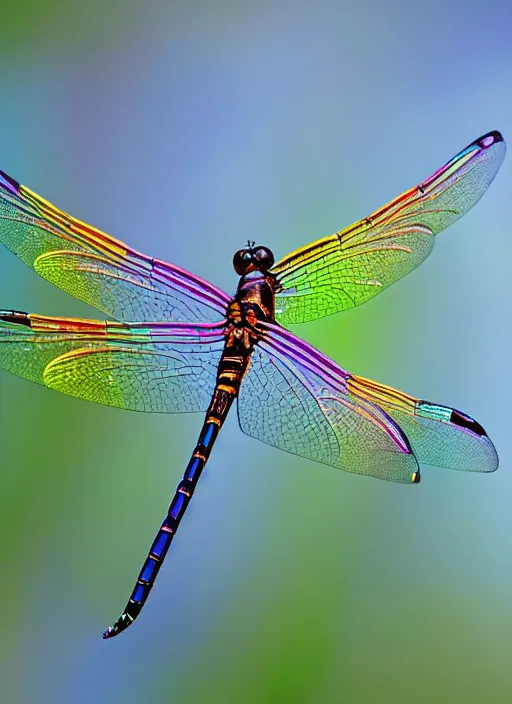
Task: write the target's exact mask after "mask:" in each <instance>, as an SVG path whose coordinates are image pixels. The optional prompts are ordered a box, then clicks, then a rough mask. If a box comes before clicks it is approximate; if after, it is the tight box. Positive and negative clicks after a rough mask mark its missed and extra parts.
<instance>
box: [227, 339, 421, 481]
mask: <svg viewBox="0 0 512 704" xmlns="http://www.w3.org/2000/svg"><path fill="white" fill-rule="evenodd" d="M265 331H266V332H265V336H264V338H263V340H261V342H259V343H258V344H257V345H256V347H255V349H254V352H253V355H252V358H251V363H250V367H249V370H248V372H247V374H246V375H245V377H244V378H243V380H242V385H241V388H240V394H239V399H238V417H239V422H240V427H241V429H242V430H243V432H244V433H246V434H247V435H250V436H252V437H254V438H257V439H258V440H262V441H263V442H266V443H268V444H270V445H274V446H275V447H278V448H279V449H281V450H286V451H287V452H291V453H293V454H296V455H300V456H301V457H306V458H308V459H311V460H315V461H317V462H323V463H324V464H328V465H332V466H333V467H337V468H339V469H344V470H346V471H349V472H356V473H358V474H367V475H370V476H373V477H378V478H379V479H387V480H390V481H395V482H402V483H410V482H418V481H419V467H418V464H417V461H416V458H415V456H414V454H413V452H412V450H411V447H410V445H409V443H408V441H407V438H406V437H405V435H404V434H403V432H402V431H401V430H400V428H399V427H398V425H397V424H396V423H395V421H394V420H392V419H391V418H390V417H389V416H388V415H387V414H386V413H385V412H384V411H383V410H382V409H381V408H379V407H378V406H377V405H375V404H373V403H371V402H368V401H366V400H365V399H359V398H357V397H356V396H354V395H353V394H352V393H351V392H350V390H349V389H348V387H347V378H348V375H347V374H346V372H344V371H343V370H342V369H340V368H339V367H338V366H337V365H335V364H334V363H333V362H330V361H329V360H328V359H327V358H325V357H324V356H323V355H321V354H320V353H319V352H317V351H316V350H315V349H314V348H313V347H311V346H310V345H308V344H307V343H305V342H303V341H302V340H300V339H299V338H296V337H295V336H294V335H292V334H291V333H289V332H287V331H284V330H283V329H282V328H279V326H276V325H268V326H265Z"/></svg>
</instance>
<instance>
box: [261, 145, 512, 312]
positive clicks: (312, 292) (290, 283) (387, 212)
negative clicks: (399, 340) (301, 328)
mask: <svg viewBox="0 0 512 704" xmlns="http://www.w3.org/2000/svg"><path fill="white" fill-rule="evenodd" d="M504 156H505V142H504V141H503V137H502V136H501V134H500V133H499V132H489V133H488V134H486V135H484V136H483V137H480V139H477V140H475V141H474V142H472V143H471V144H470V145H469V146H468V147H466V148H465V149H463V150H462V151H461V152H460V153H459V154H457V156H455V157H454V158H453V159H451V160H450V161H449V162H448V163H447V164H445V165H444V166H442V167H441V168H440V169H438V170H437V171H436V172H435V173H433V174H432V175H431V176H429V177H428V178H427V179H425V180H424V181H423V182H422V183H420V184H419V185H418V186H416V187H415V188H411V189H410V190H408V191H406V192H405V193H402V195H400V196H398V197H397V198H395V199H394V200H393V201H391V202H390V203H388V204H387V205H385V206H384V207H382V208H380V209H379V210H377V211H376V212H375V213H373V215H371V216H370V217H368V218H365V219H364V220H360V221H359V222H356V223H354V224H353V225H351V226H350V227H347V228H346V229H345V230H341V231H340V232H337V233H335V234H334V235H331V236H329V237H325V238H323V239H321V240H317V241H316V242H313V243H312V244H310V245H307V246H306V247H302V248H301V249H298V250H296V251H295V252H292V253H291V254H288V255H287V256H286V257H284V258H283V259H281V261H280V262H278V263H277V264H276V265H275V267H274V268H273V269H272V273H274V274H275V276H276V279H277V284H278V289H277V295H276V319H277V320H278V321H279V322H280V323H282V324H284V325H287V324H292V323H303V322H306V321H309V320H315V319H316V318H321V317H323V316H326V315H331V314H332V313H337V312H339V311H342V310H346V309H347V308H352V307H354V306H357V305H359V304H361V303H364V302H365V301H367V300H368V299H370V298H372V297H373V296H375V295H377V294H378V293H380V292H381V291H382V290H384V289H385V288H386V287H387V286H390V285H391V284H392V283H394V282H395V281H398V280H399V279H401V278H402V277H403V276H405V275H406V274H408V273H409V272H411V271H412V270H413V269H415V268H416V267H417V266H418V265H419V264H420V263H421V262H422V261H423V260H424V259H425V258H426V257H427V256H428V254H429V253H430V250H431V249H432V247H433V245H434V235H436V234H437V233H438V232H440V231H441V230H444V229H445V228H446V227H448V226H449V225H451V224H452V223H453V222H455V220H457V219H458V218H460V217H461V216H462V215H464V213H466V212H467V211H468V210H469V209H470V208H472V207H473V206H474V205H475V204H476V203H477V202H478V201H479V200H480V198H481V197H482V195H483V194H484V193H485V191H486V190H487V188H488V187H489V185H490V183H491V182H492V180H493V179H494V177H495V175H496V173H497V172H498V169H499V168H500V166H501V163H502V161H503V158H504Z"/></svg>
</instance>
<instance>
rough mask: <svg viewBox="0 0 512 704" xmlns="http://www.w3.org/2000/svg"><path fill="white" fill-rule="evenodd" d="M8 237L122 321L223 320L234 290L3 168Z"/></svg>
mask: <svg viewBox="0 0 512 704" xmlns="http://www.w3.org/2000/svg"><path fill="white" fill-rule="evenodd" d="M0 242H2V243H3V244H4V245H5V246H6V247H8V248H9V249H10V250H11V251H12V252H14V254H16V255H17V256H18V257H19V258H20V259H21V260H22V261H23V262H24V263H25V264H27V265H28V266H29V267H31V268H32V269H34V270H35V271H36V272H37V273H38V274H40V275H41V276H42V277H43V278H45V279H47V280H48V281H51V282H52V283H53V284H55V285H56V286H59V287H60V288H62V289H63V290H64V291H66V292H67V293H70V294H71V295H72V296H75V297H76V298H79V299H80V300H82V301H85V302H86V303H89V304H90V305H92V306H94V307H95V308H97V309H99V310H101V311H103V312H104V313H106V314H107V315H110V316H113V317H114V318H116V319H118V320H163V321H184V322H186V321H198V322H201V321H215V320H219V319H220V318H223V317H224V315H225V311H226V307H227V305H228V304H229V300H230V299H229V296H228V295H227V294H225V293H224V292H223V291H221V290H220V289H218V288H216V287H215V286H213V285H212V284H209V283H208V282H206V281H203V279H200V278H199V277H197V276H194V275H193V274H190V273H189V272H188V271H185V270H184V269H181V268H180V267H177V266H174V265H172V264H168V263H167V262H164V261H160V260H158V259H152V258H150V257H147V256H146V255H145V254H141V253H140V252H137V251H135V250H134V249H131V248H130V247H128V246H127V245H125V244H123V243H122V242H120V241H118V240H116V239H114V238H113V237H110V236H109V235H106V234H105V233H104V232H101V231H100V230H97V229H95V228H94V227H91V226H90V225H86V224H85V223H83V222H81V221H80V220H77V219H75V218H73V217H71V215H68V214H66V213H64V212H62V211H60V210H59V209H58V208H56V207H55V206H53V205H52V204H51V203H48V202H47V201H46V200H44V199H43V198H41V197H40V196H38V195H36V194H35V193H33V192H32V191H30V190H29V189H28V188H26V187H25V186H21V185H20V184H19V183H17V182H16V181H14V179H12V178H10V177H9V176H7V174H4V173H3V172H2V171H0Z"/></svg>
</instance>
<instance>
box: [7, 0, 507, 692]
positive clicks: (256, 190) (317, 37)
mask: <svg viewBox="0 0 512 704" xmlns="http://www.w3.org/2000/svg"><path fill="white" fill-rule="evenodd" d="M511 22H512V10H511V6H510V3H508V2H505V0H489V1H488V2H486V3H485V4H482V5H481V6H480V8H477V7H476V6H475V5H474V4H471V3H467V2H463V1H462V0H460V1H448V2H446V1H445V0H432V1H431V2H430V3H428V4H427V5H418V4H411V3H405V2H399V1H396V2H385V3H382V2H377V1H376V0H374V1H373V2H371V1H369V0H360V1H359V2H357V3H351V4H349V3H340V2H338V1H336V0H332V1H328V0H317V1H316V2H314V3H313V2H302V1H301V0H298V1H297V2H295V3H285V2H281V3H279V2H265V1H261V0H260V2H234V1H233V0H231V1H228V0H218V1H217V2H216V3H211V2H207V1H205V0H203V1H199V0H188V1H187V2H185V1H182V2H164V1H163V0H161V1H160V2H157V1H152V0H150V1H149V2H148V1H144V2H142V0H131V1H130V2H126V1H124V2H121V1H119V0H116V1H114V0H110V1H107V2H105V1H104V0H101V1H100V0H89V2H88V3H82V2H78V1H77V0H72V1H69V0H66V1H64V0H46V1H45V2H37V1H35V0H26V2H24V3H2V10H1V20H0V79H1V100H0V106H1V117H0V156H1V161H0V168H2V169H3V170H5V171H6V172H7V173H9V174H10V175H12V176H13V177H14V178H16V179H18V180H20V181H21V182H22V183H24V184H26V185H27V186H29V187H30V188H31V189H33V190H35V191H36V192H37V193H40V194H41V195H43V196H44V197H46V198H48V199H49V200H50V201H53V202H54V203H55V204H56V205H58V206H59V207H61V208H63V209H65V210H67V211H69V212H71V213H73V214H74V215H75V216H76V217H78V218H81V219H83V220H85V221H87V222H90V223H92V224H94V225H96V226H98V227H101V228H102V229H104V230H106V231H107V232H109V233H111V234H113V235H114V236H116V237H118V238H120V239H122V240H124V241H126V242H127V243H129V244H130V245H131V246H133V247H135V248H137V249H139V250H142V251H144V252H146V253H148V254H151V255H152V256H156V257H160V258H162V259H167V260H169V261H171V262H173V263H176V264H178V265H180V266H182V267H185V268H187V269H190V270H191V271H193V272H194V273H196V274H199V275H200V276H202V277H204V278H206V279H209V280H210V281H212V282H214V283H215V284H217V285H218V286H220V287H222V288H224V289H225V290H227V291H228V292H233V290H234V287H235V285H236V275H235V273H234V271H233V270H232V268H231V258H232V255H233V252H234V251H235V250H236V249H238V248H239V247H240V246H243V245H244V244H245V242H246V240H247V239H249V238H250V239H254V240H256V241H258V242H259V243H261V244H266V245H268V246H270V247H271V248H272V249H273V250H274V252H275V254H276V256H277V258H280V257H281V256H283V255H284V254H286V253H287V252H288V251H290V250H292V249H295V248H297V247H298V246H300V245H303V244H306V243H307V242H309V241H311V240H312V239H315V238H317V237H320V236H323V235H326V234H329V233H331V232H333V231H335V230H338V229H340V228H341V227H342V226H344V225H348V224H349V223H351V222H352V221H353V220H356V219H359V218H360V217H363V216H365V215H367V214H369V213H370V212H371V211H373V210H374V209H375V208H377V207H378V206H380V205H382V204H383V203H385V202H386V201H388V200H390V199H391V198H393V197H394V196H395V195H397V194H398V193H399V192H401V191H402V190H404V189H406V188H408V187H410V186H412V185H414V184H416V183H417V182H418V181H419V180H421V179H423V178H425V177H426V176H427V175H428V174H430V173H431V172H432V171H434V170H435V169H436V168H438V167H439V166H441V165H442V164H443V163H444V162H445V161H447V160H448V159H449V158H451V157H452V156H453V155H454V154H455V153H456V152H457V151H459V150H460V149H462V148H463V147H464V146H465V145H466V144H467V143H469V142H470V141H472V140H473V139H475V138H476V137H478V136H479V135H481V134H482V133H484V132H486V131H488V130H491V129H500V130H501V131H502V132H503V133H504V136H505V138H507V137H508V138H509V139H512V98H511V92H510V85H511V78H512V71H511V69H512V44H511V43H510V27H511ZM511 186H512V160H511V158H510V155H509V157H508V159H506V160H505V163H504V165H503V168H502V170H501V172H500V173H499V174H498V177H497V179H496V182H495V183H494V184H493V185H492V186H491V188H490V190H489V192H488V193H487V194H486V195H485V197H484V198H483V200H482V201H481V202H480V203H479V204H478V206H477V207H476V208H475V209H474V210H473V211H471V212H470V213H469V214H468V215H466V216H465V217H464V218H463V219H462V220H460V221H459V222H458V223H456V224H455V225H454V226H453V227H451V228H450V229H449V231H446V232H443V233H442V234H441V235H440V236H439V238H438V239H439V241H438V242H437V245H436V248H435V250H434V252H433V254H432V255H431V257H430V258H429V259H428V261H427V262H425V263H424V264H423V266H422V267H420V269H418V270H417V271H416V272H414V274H412V275H411V276H409V277H408V278H407V279H405V280H403V281H401V282H400V283H398V284H396V285H395V286H394V287H393V288H392V289H390V290H388V291H387V292H385V293H383V294H382V295H381V296H378V297H377V298H376V299H374V300H373V301H371V302H369V303H367V304H366V305H364V306H362V307H360V308H357V309H354V310H352V311H348V312H346V313H344V314H340V315H338V316H334V317H330V318H326V319H324V320H321V321H318V322H315V323H311V324H308V325H303V326H300V328H299V327H296V328H295V332H296V333H298V334H300V335H302V336H303V337H304V338H305V339H307V340H308V341H309V342H311V343H313V344H314V345H316V346H318V347H319V348H320V349H321V350H322V351H323V352H325V353H327V354H328V355H330V356H332V357H333V358H334V359H335V360H336V361H337V362H338V363H340V364H341V365H342V366H344V367H345V368H347V369H349V370H350V371H353V372H355V373H358V374H362V375H364V376H368V377H370V378H374V379H377V380H379V381H381V382H384V383H386V384H390V385H392V386H395V387H397V388H400V389H403V390H405V391H408V392H409V393H412V394H415V395H417V396H419V397H421V398H426V399H429V400H431V401H436V402H439V403H444V404H448V405H451V406H454V407H456V408H459V409H461V410H463V411H465V412H467V413H469V414H470V415H472V416H474V417H476V418H477V419H478V420H479V421H480V422H481V423H482V424H483V425H484V427H485V428H486V429H487V430H488V432H489V434H490V436H491V437H492V439H493V440H494V442H495V444H496V447H497V448H498V452H499V455H500V459H501V464H500V468H499V470H498V472H496V473H495V474H493V475H489V476H483V475H478V474H465V473H456V472H449V471H446V470H442V469H436V468H430V467H426V468H425V469H424V471H423V481H422V483H421V485H420V486H419V487H405V486H401V485H400V486H399V485H391V484H387V483H386V482H379V481H377V480H374V479H370V478H364V477H358V476H352V475H349V474H345V473H342V472H336V471H335V470H334V469H332V468H329V467H325V466H322V465H318V464H315V463H313V462H308V461H306V460H301V459H299V458H296V457H293V456H290V455H286V454H285V453H282V452H279V451H278V450H276V449H273V448H271V447H268V446H266V445H264V444H262V443H258V442H257V441H256V440H253V439H251V438H249V437H247V436H245V435H243V434H242V433H241V432H240V430H239V429H238V427H237V422H236V417H235V414H232V417H231V418H230V419H228V423H227V425H226V427H225V430H224V431H223V433H222V434H221V436H220V438H219V440H218V442H217V445H216V447H215V450H214V452H213V455H212V457H211V460H210V463H209V464H208V467H207V470H206V472H205V475H204V476H203V478H202V479H201V482H200V485H199V488H198V491H197V493H196V495H195V498H194V501H193V503H192V505H191V507H190V509H189V511H188V512H187V516H186V518H185V519H184V521H183V524H182V527H181V530H180V534H179V537H178V538H177V540H176V541H175V543H174V545H173V547H172V550H171V553H170V555H169V557H168V561H167V563H166V565H165V568H164V569H163V570H162V573H161V575H160V576H159V578H158V581H157V585H156V587H155V588H154V590H153V593H152V595H151V598H150V599H149V601H148V603H147V604H146V607H145V609H144V612H143V614H142V615H141V618H140V619H139V620H138V621H137V623H136V624H135V625H134V626H133V627H132V628H130V629H129V630H128V631H127V632H126V633H125V634H123V635H122V636H121V637H119V638H117V639H114V640H111V641H108V642H104V641H102V640H101V633H102V631H103V629H104V628H105V627H106V626H108V624H109V623H111V622H112V621H113V620H115V619H116V618H117V617H118V615H119V614H120V612H121V610H122V608H123V607H124V605H125V603H126V599H127V598H128V596H129V594H130V591H131V589H132V586H133V583H134V580H135V578H136V576H137V574H138V571H139V568H140V565H141V563H142V560H143V559H144V557H145V555H146V551H147V549H148V547H149V545H150V542H151V540H152V539H153V536H154V533H155V531H156V529H157V527H158V526H159V524H160V521H161V519H162V518H163V516H164V514H165V511H166V509H167V506H168V502H169V500H170V498H171V496H172V493H173V492H174V488H175V485H176V483H177V482H178V481H179V479H180V478H181V476H182V472H183V469H184V467H185V464H186V462H187V461H188V457H189V454H190V452H191V450H192V448H193V446H194V444H195V441H196V438H197V434H198V432H199V429H200V425H201V422H202V418H201V416H200V415H188V416H187V415H186V416H157V415H154V416H152V415H144V414H134V413H128V412H123V411H120V410H115V409H110V408H104V407H101V406H95V405H93V404H90V403H87V402H83V401H79V400H76V399H72V398H68V397H66V396H61V395H58V394H56V393H53V392H51V391H48V390H47V389H44V388H42V387H38V386H36V385H32V384H30V383H29V382H26V381H22V380H20V379H18V378H16V377H13V376H10V375H8V374H7V373H5V372H1V373H0V447H1V449H0V463H1V474H0V483H1V492H0V530H1V536H2V537H1V540H0V553H1V564H2V571H1V574H2V578H1V580H0V599H1V604H2V611H3V619H2V628H1V629H0V642H1V646H0V647H1V657H0V682H1V688H2V690H3V694H2V696H1V700H2V701H5V702H6V703H8V704H18V703H23V704H24V703H25V702H27V703H28V702H38V704H46V702H48V703H51V704H61V703H62V704H64V703H65V704H75V703H76V704H82V703H90V702H111V703H116V704H117V702H122V703H123V704H139V703H143V702H149V701H158V702H171V703H173V702H183V703H184V704H203V703H205V704H206V703H207V704H217V702H220V703H223V704H238V703H241V702H243V703H247V704H253V703H254V704H265V703H267V702H268V703H269V704H274V703H279V704H281V703H283V704H287V703H288V702H290V703H293V704H302V703H304V704H331V703H337V702H350V703H352V702H353V703H354V704H366V703H370V704H373V703H374V702H379V703H385V704H387V703H388V702H389V703H393V704H401V703H404V704H405V703H407V704H409V703H411V702H414V703H415V704H420V703H423V702H436V703H439V704H441V703H442V704H444V703H445V702H446V703H452V702H464V703H465V704H480V703H481V702H486V703H489V704H491V703H495V702H496V703H501V702H504V703H505V702H509V701H511V699H512V669H511V668H510V656H511V653H512V646H511V645H510V631H511V626H512V607H511V599H510V593H511V588H512V550H511V516H510V496H511V490H512V480H511V469H512V467H511V465H512V444H511V439H510V438H511V430H510V415H509V400H510V393H511V390H512V389H511V383H510V371H509V370H510V345H511V332H510V319H511V317H510V261H511V255H512V245H511V242H512V236H511V235H512V231H511V227H512V225H511V223H510V220H509V216H508V215H507V213H508V206H509V204H510V197H511V196H510V192H511ZM0 304H1V307H3V308H15V309H18V310H26V311H31V312H37V313H43V314H48V315H68V316H75V317H78V316H84V317H93V318H95V317H101V315H100V314H98V313H97V312H95V311H94V310H92V309H90V308H88V307H87V306H86V305H84V304H81V303H80V302H78V301H75V300H73V299H72V298H71V297H69V296H67V295H66V294H64V293H63V292H61V291H59V290H58V289H56V288H53V287H52V286H51V285H50V284H49V283H47V282H45V281H43V280H42V279H39V278H38V277H37V276H36V275H35V274H34V273H33V272H31V271H30V270H29V269H28V268H26V267H25V266H24V265H23V264H21V262H19V261H18V260H17V259H16V258H15V257H14V256H13V255H11V254H10V253H9V252H7V250H5V249H4V250H2V251H1V252H0Z"/></svg>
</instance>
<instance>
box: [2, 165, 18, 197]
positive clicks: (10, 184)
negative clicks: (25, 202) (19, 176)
mask: <svg viewBox="0 0 512 704" xmlns="http://www.w3.org/2000/svg"><path fill="white" fill-rule="evenodd" d="M0 187H3V188H6V189H7V190H8V191H10V192H11V193H14V195H15V196H17V195H19V192H20V190H21V185H20V184H19V183H18V182H17V181H15V180H14V179H13V178H12V177H11V176H8V175H7V174H6V173H5V171H2V170H1V169H0Z"/></svg>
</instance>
